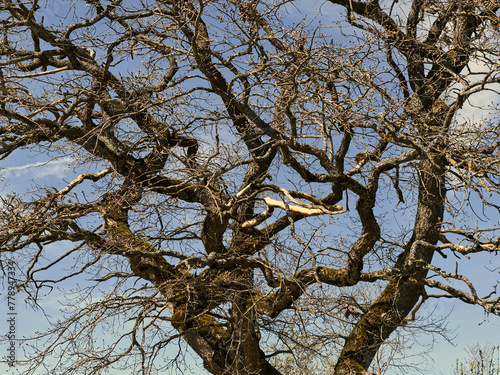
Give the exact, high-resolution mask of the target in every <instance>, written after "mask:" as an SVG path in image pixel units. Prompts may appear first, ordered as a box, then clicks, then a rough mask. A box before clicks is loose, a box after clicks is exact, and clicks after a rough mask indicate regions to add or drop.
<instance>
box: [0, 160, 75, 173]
mask: <svg viewBox="0 0 500 375" xmlns="http://www.w3.org/2000/svg"><path fill="white" fill-rule="evenodd" d="M73 160H74V159H73V158H72V157H63V158H60V159H55V160H49V161H43V162H37V163H31V164H25V165H20V166H15V167H7V168H0V175H3V176H4V177H7V178H12V177H14V178H20V177H26V176H30V177H32V178H39V177H46V176H58V177H62V176H64V175H66V174H67V173H68V164H70V163H71V162H72V161H73Z"/></svg>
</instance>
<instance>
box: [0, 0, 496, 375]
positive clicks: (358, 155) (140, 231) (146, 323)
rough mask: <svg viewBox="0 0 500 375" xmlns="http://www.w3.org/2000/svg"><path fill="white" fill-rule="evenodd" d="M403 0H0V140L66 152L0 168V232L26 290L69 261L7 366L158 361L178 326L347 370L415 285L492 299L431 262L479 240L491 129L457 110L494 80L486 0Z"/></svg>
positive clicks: (265, 370)
mask: <svg viewBox="0 0 500 375" xmlns="http://www.w3.org/2000/svg"><path fill="white" fill-rule="evenodd" d="M403 3H404V4H399V3H398V2H397V1H394V2H392V3H382V2H378V1H355V0H329V1H328V2H327V3H326V4H324V5H322V6H323V7H325V8H327V7H328V9H330V10H332V11H333V12H337V11H338V13H339V14H341V15H342V16H341V17H342V19H341V20H330V19H329V20H327V21H328V23H329V24H330V23H331V21H336V22H338V26H339V27H340V29H336V28H334V29H333V31H332V30H330V29H328V30H327V29H325V28H324V27H322V26H321V25H320V23H319V22H318V21H317V19H314V18H312V17H313V15H315V14H316V10H315V11H311V4H310V2H307V5H306V8H307V9H302V10H301V11H297V10H296V9H299V8H300V7H303V6H304V4H305V2H304V1H302V2H301V1H298V0H297V1H294V2H291V1H285V0H283V1H267V0H255V1H254V0H252V1H244V0H220V1H208V0H196V1H192V0H182V1H173V0H172V1H170V0H158V1H157V0H144V1H143V2H141V3H137V4H136V3H133V2H128V1H122V0H113V1H111V2H103V1H100V0H86V1H80V0H75V1H74V2H73V3H72V6H71V7H70V6H68V5H67V4H66V3H63V2H61V3H60V4H59V3H58V2H57V1H56V2H55V3H54V4H59V5H61V7H62V8H64V9H65V15H64V16H62V15H60V14H59V16H60V18H57V17H56V16H54V14H56V13H54V12H52V13H50V12H49V13H50V14H52V16H51V17H52V18H51V17H49V15H48V14H49V13H47V12H48V9H49V8H50V6H51V5H50V4H52V3H51V2H47V3H46V2H44V1H41V0H39V1H24V2H22V1H17V0H16V1H14V0H9V1H3V2H2V3H1V4H0V30H1V32H2V35H1V38H0V39H1V42H0V57H1V60H0V159H2V161H3V160H6V162H7V163H8V162H10V161H11V160H13V159H14V158H16V157H17V156H19V155H20V156H22V157H33V155H37V157H40V155H45V154H47V155H49V157H51V158H52V160H54V161H57V160H63V161H64V160H68V159H71V161H70V162H68V163H69V168H68V176H65V178H62V179H60V180H58V181H56V182H54V181H53V180H52V179H45V180H44V179H42V178H41V177H40V181H39V185H37V186H35V187H34V188H33V189H32V190H31V191H21V190H22V189H24V188H25V187H24V186H17V185H15V184H16V178H15V175H14V174H12V171H16V170H17V169H16V168H18V167H16V166H15V165H12V166H11V167H7V168H6V169H5V176H6V177H5V178H6V181H7V182H8V183H12V184H14V186H15V187H16V189H18V190H19V191H18V192H16V193H12V194H11V195H2V196H1V204H0V249H1V252H2V253H10V254H13V256H17V258H16V259H17V260H18V262H19V268H20V269H22V271H23V274H24V275H25V278H24V279H23V280H20V281H19V288H20V290H23V291H24V292H27V293H29V296H30V298H32V299H33V300H34V302H36V303H41V304H42V303H43V301H42V300H40V301H38V298H39V296H41V295H43V291H44V290H45V289H44V288H45V287H49V288H53V286H54V285H61V286H60V287H61V288H63V289H64V288H71V287H72V286H74V285H72V280H73V279H72V278H73V277H75V278H77V280H80V279H79V278H81V279H84V280H86V281H85V282H86V283H87V284H85V286H82V287H81V289H80V290H79V291H80V298H81V300H79V303H78V304H75V306H71V308H72V311H71V313H72V315H68V318H67V319H65V320H61V321H59V322H53V325H52V326H51V327H50V329H48V330H47V335H46V337H47V338H48V339H49V341H48V342H49V344H48V345H47V346H46V348H45V349H41V350H39V351H37V352H36V351H35V352H34V353H32V354H33V357H31V358H32V359H30V360H29V363H30V364H29V366H30V367H29V370H27V372H26V373H35V372H36V371H38V370H37V368H38V369H40V368H45V367H46V366H50V363H52V362H51V361H50V359H49V358H50V355H51V353H52V352H57V353H59V352H61V353H65V354H64V355H65V357H64V359H62V360H61V361H60V365H61V366H62V367H61V368H58V371H63V372H65V373H67V374H79V373H99V372H104V371H106V369H111V368H116V369H121V370H122V371H129V372H130V371H132V372H134V373H142V374H149V373H152V372H154V371H157V372H161V371H166V370H167V369H171V368H172V366H175V364H174V363H175V362H176V361H177V363H179V362H181V361H182V360H181V358H183V357H184V356H183V355H182V353H179V356H178V357H176V361H170V360H163V359H164V358H162V357H165V358H167V357H168V358H171V356H170V357H169V354H168V353H170V352H169V350H172V349H171V348H172V343H173V342H175V340H181V341H182V342H183V343H185V344H187V347H189V348H190V350H191V353H193V352H194V353H195V354H196V355H197V356H198V357H199V359H200V365H202V366H203V367H204V368H205V369H206V370H207V371H208V372H210V373H212V374H216V375H228V374H234V375H236V374H244V375H251V374H252V375H268V374H270V375H278V374H286V373H294V374H295V373H297V374H301V373H304V374H305V373H307V374H309V373H308V372H306V371H316V372H318V373H325V372H327V371H329V373H333V374H335V375H347V374H367V373H369V371H371V370H370V368H371V367H370V366H371V365H372V364H373V362H374V360H375V358H376V356H377V353H379V352H380V350H381V349H382V347H383V346H384V345H383V344H384V343H385V342H387V341H388V340H391V337H394V335H396V334H399V333H400V332H401V331H402V329H404V327H405V326H406V325H409V324H410V325H411V324H415V323H414V322H415V316H416V315H417V314H418V313H419V308H420V307H421V305H422V303H424V302H425V301H426V300H427V299H428V298H431V297H432V296H431V291H432V290H434V289H438V290H440V292H439V293H441V294H444V295H446V296H447V297H453V298H458V299H460V300H461V301H464V302H466V303H470V304H478V305H480V306H482V307H483V308H484V309H485V310H486V311H488V312H491V313H494V314H498V313H499V300H498V299H497V298H496V295H495V294H494V293H493V294H491V295H488V294H485V295H487V297H481V296H478V295H477V293H476V290H475V288H474V287H473V284H472V283H471V282H470V281H469V279H467V278H466V275H464V274H462V273H461V272H459V267H458V265H455V263H454V262H452V263H453V264H452V263H450V264H448V263H446V265H445V267H446V268H445V269H442V268H438V267H436V266H434V263H435V261H436V257H440V258H439V259H440V260H441V257H446V256H447V255H448V254H450V253H452V254H454V255H457V256H461V255H464V256H469V254H474V253H478V252H490V253H493V252H496V251H497V250H498V249H499V248H498V245H499V243H500V242H499V240H498V238H500V233H498V232H499V228H498V227H497V226H496V224H491V225H490V224H488V225H489V226H488V227H486V224H485V225H484V226H483V224H481V226H479V225H477V226H476V225H475V224H474V223H475V220H472V219H471V218H474V217H475V216H474V215H477V214H478V212H479V211H481V210H476V209H475V208H476V206H477V205H480V206H481V209H482V210H483V212H484V214H485V215H486V214H488V215H491V217H492V218H493V219H492V220H490V221H489V223H495V222H498V220H494V219H495V218H498V212H500V207H499V206H498V204H497V203H496V202H498V188H499V186H500V177H499V176H500V173H499V170H498V166H499V165H500V160H499V158H498V155H499V145H500V133H499V131H498V126H497V125H496V124H495V123H494V121H493V120H492V118H493V117H488V116H490V115H488V116H485V117H484V118H483V119H482V120H478V121H475V122H474V120H473V119H467V118H466V116H467V112H466V111H462V112H461V110H462V107H463V106H464V104H465V105H466V103H467V102H468V101H472V100H473V99H474V97H475V95H476V94H478V93H480V94H481V93H485V92H489V91H488V90H493V89H496V88H497V86H495V85H498V83H499V82H500V78H499V77H500V73H499V70H498V64H497V62H498V59H499V54H500V51H499V49H498V46H499V45H500V43H499V40H498V39H499V35H498V27H499V25H500V22H499V20H498V17H497V15H496V14H497V13H498V9H499V7H500V4H499V3H498V1H489V2H488V1H482V2H474V1H471V0H463V1H440V2H437V1H436V2H435V1H422V0H414V1H412V2H411V3H410V2H403ZM62 4H65V5H64V6H63V5H62ZM398 4H399V5H398ZM295 7H298V8H295ZM62 8H61V9H62ZM318 11H319V10H318ZM298 17H300V18H301V19H300V20H298ZM302 17H305V20H303V19H302ZM317 17H319V18H321V17H323V16H321V15H320V14H317ZM317 22H318V23H317ZM342 35H348V36H350V39H349V40H348V42H347V41H344V40H343V38H344V37H343V36H342ZM477 66H479V68H478V67H477ZM488 110H489V111H490V112H491V113H496V112H495V111H498V108H497V107H495V106H492V107H491V108H488ZM496 115H498V113H496ZM61 158H63V159H61ZM21 159H22V158H21ZM44 160H45V159H44ZM6 165H7V166H9V165H10V164H6ZM23 170H24V169H23ZM1 172H2V171H1V170H0V173H1ZM72 174H75V175H74V176H71V175H72ZM42 185H43V186H42ZM455 192H459V193H460V194H462V195H461V196H462V197H466V198H460V197H459V195H460V194H458V193H457V194H455ZM464 218H465V219H464ZM396 224H397V225H396ZM445 234H446V236H445ZM57 242H61V244H63V245H65V244H68V243H72V244H74V247H73V248H71V249H69V250H67V251H66V253H65V255H63V256H61V255H60V254H59V253H57V252H54V250H53V247H52V246H51V245H52V244H54V243H57ZM437 254H438V255H437ZM445 259H446V258H445ZM67 262H69V263H71V267H68V265H67ZM60 269H74V270H75V271H74V272H73V273H69V274H68V275H64V276H62V277H59V276H60V275H59V274H60ZM54 270H55V271H56V272H54ZM460 270H462V268H460ZM54 275H57V276H54ZM449 279H455V280H458V281H460V282H462V283H463V285H465V287H464V288H462V289H460V288H458V287H451V286H450V284H448V283H447V281H448V280H449ZM80 282H82V281H81V280H80V281H79V284H78V285H81V284H80ZM87 288H89V289H87ZM377 288H379V289H377ZM87 290H92V291H93V293H96V294H98V296H94V297H95V298H94V299H93V300H91V301H90V302H89V299H88V295H87V294H86V293H87ZM86 298H87V299H86ZM102 327H108V329H110V330H111V331H113V335H109V337H110V336H113V337H118V338H119V339H117V341H116V342H113V343H107V342H106V345H103V346H100V345H99V344H97V342H99V338H96V337H97V336H94V335H97V334H96V333H95V332H99V331H100V330H99V329H100V328H102ZM109 327H112V328H109ZM118 327H121V330H120V329H119V328H118ZM101 331H102V330H101ZM125 342H126V344H125ZM108 344H109V345H108ZM114 344H116V345H114ZM165 348H166V349H165ZM59 350H60V351H59ZM89 352H90V353H92V356H89V355H88V353H89ZM387 357H389V358H390V357H391V356H387ZM318 363H321V365H318ZM308 366H309V367H310V368H309V369H307V367H308ZM315 366H316V367H315ZM313 368H314V369H313Z"/></svg>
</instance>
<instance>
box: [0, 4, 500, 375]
mask: <svg viewBox="0 0 500 375" xmlns="http://www.w3.org/2000/svg"><path fill="white" fill-rule="evenodd" d="M51 4H52V5H51V7H53V8H54V7H56V8H57V11H58V12H61V11H62V10H61V8H60V7H57V3H56V2H53V3H51ZM291 7H292V8H295V9H297V10H298V12H299V15H298V17H297V19H299V18H300V17H301V16H303V15H305V14H310V13H311V7H313V8H314V9H319V10H320V13H319V14H318V15H317V17H318V18H319V19H320V20H321V22H322V24H324V25H325V27H326V28H328V27H329V25H331V23H332V22H333V21H334V20H335V18H336V17H338V15H339V13H338V8H336V7H333V6H331V5H330V4H328V3H325V2H324V1H313V2H311V1H306V0H297V1H295V2H294V3H293V4H292V5H291ZM46 11H47V14H50V12H52V11H55V10H54V9H51V8H50V9H49V8H47V9H46ZM292 18H295V17H292ZM475 100H476V102H475V103H474V102H471V103H468V104H466V105H465V106H464V108H463V110H462V112H461V114H460V115H461V116H462V117H463V118H476V119H477V118H480V117H481V116H486V113H484V114H483V113H481V112H480V111H479V110H478V109H477V108H476V106H477V105H482V104H484V103H489V102H493V103H499V102H500V100H499V97H498V95H497V94H495V93H493V92H489V93H482V94H480V95H478V97H477V98H475ZM72 160H73V159H72V157H71V156H68V155H60V156H59V157H58V158H56V159H54V158H52V157H49V156H47V155H45V154H44V153H43V152H16V153H14V154H13V155H12V156H11V157H9V158H8V159H7V160H4V161H0V168H1V169H0V175H2V176H3V177H4V179H5V181H3V182H0V184H2V185H0V194H2V195H4V194H6V193H8V192H9V191H16V192H23V191H26V189H27V188H30V187H33V186H35V185H36V184H40V185H45V184H47V185H49V186H53V185H55V187H56V188H61V187H62V186H64V183H63V180H65V181H66V182H69V181H71V180H72V179H73V178H74V177H75V176H76V175H77V174H78V173H81V172H86V171H78V173H77V172H76V171H74V170H73V169H72V167H71V166H70V164H71V162H72ZM4 183H5V185H3V184H4ZM51 246H54V248H53V251H63V250H64V249H63V248H57V246H61V245H51ZM62 246H64V245H62ZM489 261H490V259H489V255H485V254H483V255H480V256H473V257H472V259H471V260H470V261H464V262H462V263H464V264H466V265H467V269H468V275H470V277H471V278H473V279H474V282H475V284H476V285H478V287H479V288H487V287H491V285H492V280H493V281H494V280H495V278H496V279H498V272H497V273H496V274H495V273H493V274H491V273H488V272H486V269H485V267H487V266H489ZM450 262H451V263H450ZM453 262H454V260H453V257H452V256H450V257H449V259H447V260H439V261H438V262H437V265H440V264H442V265H443V266H447V267H450V265H452V264H453ZM2 287H5V285H3V286H2ZM2 287H0V293H1V295H0V301H1V306H0V317H1V318H2V319H3V317H4V316H5V314H6V312H5V307H6V303H5V301H4V299H3V298H4V297H5V289H2ZM60 297H61V295H60V293H59V292H58V291H54V292H52V293H51V294H48V295H46V296H42V298H41V301H42V302H43V306H44V311H45V313H46V314H47V315H50V316H53V317H57V316H58V314H60V313H59V309H60V304H59V302H58V300H59V298H60ZM24 298H25V296H23V295H22V294H19V295H18V296H17V305H16V306H17V307H16V308H17V312H18V326H17V329H18V334H19V337H23V336H29V335H31V334H33V332H35V331H37V330H40V329H41V328H42V327H44V326H47V319H46V318H45V317H44V315H43V313H42V311H40V310H38V311H36V310H35V311H34V310H33V309H32V308H30V307H29V306H27V305H26V304H25V302H24ZM423 311H424V312H429V313H432V316H433V317H435V318H439V317H441V316H442V317H445V316H447V321H448V329H449V330H450V331H451V333H450V337H451V338H452V341H453V344H455V346H453V345H452V344H450V343H448V342H447V341H446V340H445V339H444V338H442V337H440V336H439V335H427V336H426V335H423V334H422V335H418V336H417V340H418V342H420V343H422V345H423V346H422V347H420V346H418V345H416V346H415V347H414V349H413V350H414V351H415V352H420V351H425V350H426V346H428V345H431V343H432V349H431V351H430V352H429V353H428V355H429V359H430V360H429V362H428V364H427V366H428V371H427V373H428V374H439V373H442V374H450V373H451V368H452V367H453V365H454V363H455V360H456V359H457V358H458V359H465V357H466V351H465V349H466V348H467V346H468V345H473V344H476V343H479V344H482V345H489V344H498V343H499V342H498V334H499V332H500V331H499V328H500V327H499V325H500V319H499V318H498V317H496V316H487V315H485V314H484V312H483V310H482V309H481V308H480V307H477V306H469V305H466V304H464V303H462V302H460V301H454V300H449V299H439V300H436V301H435V302H430V303H429V305H428V306H427V307H425V309H424V310H423ZM4 350H5V344H0V353H1V355H3V353H4ZM21 352H22V348H20V350H19V352H18V353H21ZM18 355H19V354H18ZM1 370H2V371H3V369H1ZM21 372H22V371H21ZM7 373H8V372H7ZM16 373H17V372H12V374H16ZM43 373H44V372H42V371H41V372H39V374H43ZM197 373H200V374H203V373H205V372H204V371H203V370H201V369H200V370H199V371H197ZM389 373H392V372H389ZM393 373H394V374H399V373H400V372H399V371H398V372H393ZM409 374H412V372H409Z"/></svg>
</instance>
